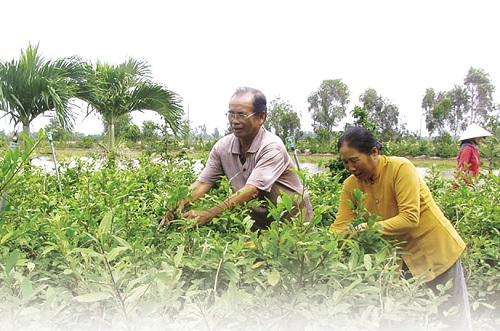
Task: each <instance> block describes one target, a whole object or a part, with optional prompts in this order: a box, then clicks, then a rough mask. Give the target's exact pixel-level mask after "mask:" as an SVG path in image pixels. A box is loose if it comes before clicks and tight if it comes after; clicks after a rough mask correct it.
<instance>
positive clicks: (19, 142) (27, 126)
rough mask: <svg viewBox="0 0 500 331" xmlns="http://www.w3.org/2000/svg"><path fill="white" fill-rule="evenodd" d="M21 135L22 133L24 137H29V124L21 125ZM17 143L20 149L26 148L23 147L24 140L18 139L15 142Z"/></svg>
mask: <svg viewBox="0 0 500 331" xmlns="http://www.w3.org/2000/svg"><path fill="white" fill-rule="evenodd" d="M23 133H24V134H25V135H26V136H28V137H29V135H30V124H29V123H23ZM17 143H18V144H19V146H20V147H21V148H24V147H26V146H25V145H24V139H19V138H18V142H17Z"/></svg>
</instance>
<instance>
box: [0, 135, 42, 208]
mask: <svg viewBox="0 0 500 331" xmlns="http://www.w3.org/2000/svg"><path fill="white" fill-rule="evenodd" d="M42 138H43V131H39V132H38V140H37V141H35V140H34V139H33V138H31V137H30V136H28V135H25V134H24V133H21V146H22V147H20V146H17V147H15V148H9V149H7V150H6V151H5V153H4V155H3V156H2V158H1V163H0V196H1V195H2V194H3V193H4V192H5V191H6V190H7V188H8V187H9V185H12V184H14V179H15V176H16V175H17V174H19V172H20V171H21V170H22V168H23V167H24V166H26V164H27V163H29V157H30V155H31V154H32V153H33V151H34V150H35V148H36V147H37V145H38V144H39V143H40V141H41V140H42ZM0 209H1V208H0Z"/></svg>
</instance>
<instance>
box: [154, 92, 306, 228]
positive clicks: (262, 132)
mask: <svg viewBox="0 0 500 331" xmlns="http://www.w3.org/2000/svg"><path fill="white" fill-rule="evenodd" d="M266 104H267V102H266V97H265V96H264V94H263V93H262V92H261V91H259V90H257V89H254V88H249V87H242V88H239V89H237V90H236V92H235V93H234V94H233V96H232V97H231V99H230V101H229V110H228V112H227V119H228V120H229V124H230V128H231V132H232V133H231V134H229V135H227V136H225V137H223V138H222V139H220V140H219V141H218V142H217V143H216V144H215V145H214V147H213V148H212V150H211V151H210V155H209V156H208V160H207V163H206V166H205V168H204V169H203V171H202V172H201V174H200V175H199V177H198V179H197V180H196V181H195V182H194V183H193V184H191V187H190V188H191V190H192V193H191V195H190V197H188V198H187V199H183V200H181V201H180V202H179V204H178V206H177V212H182V211H183V210H184V208H185V207H186V206H187V205H189V204H190V203H191V202H193V201H195V200H197V199H199V198H201V197H202V196H204V195H205V194H206V193H207V192H208V191H210V190H211V189H212V187H213V186H214V185H215V183H216V182H217V181H218V180H219V179H220V177H221V176H226V177H227V178H228V179H229V182H230V184H231V189H232V191H233V194H232V195H231V196H229V197H228V198H227V199H226V200H224V201H223V202H222V203H220V204H218V205H216V206H214V207H212V208H210V209H208V210H189V211H187V212H185V213H184V214H183V216H184V217H187V218H194V219H196V220H197V223H198V224H199V225H203V224H207V223H208V222H210V221H211V220H212V219H213V218H214V217H217V216H219V215H220V214H221V213H222V212H223V211H224V210H226V209H229V208H232V207H233V206H235V205H241V204H243V203H245V202H247V201H250V200H252V199H255V198H257V199H259V200H261V201H262V205H261V207H256V208H253V209H252V211H251V213H250V216H251V217H252V219H253V220H254V221H255V223H254V225H253V229H254V230H258V229H265V228H267V227H268V226H269V225H270V224H271V222H272V219H271V218H270V217H269V216H268V209H267V205H266V203H267V202H266V199H269V200H270V201H272V202H273V203H276V202H277V200H278V197H279V196H280V195H281V194H288V195H290V196H291V197H292V199H293V201H294V206H295V208H294V210H293V211H292V213H294V214H295V215H296V214H298V213H302V215H303V216H304V217H303V220H304V221H309V220H310V219H311V216H312V206H311V202H310V200H309V197H308V196H307V193H306V192H305V190H304V187H303V185H302V183H301V181H300V179H299V177H298V175H297V174H296V173H295V172H294V165H293V162H292V159H291V158H290V156H289V155H288V152H287V151H286V148H285V146H284V144H283V142H282V141H281V139H280V138H279V137H278V136H276V135H274V134H272V133H271V132H269V131H267V130H266V129H265V128H264V126H263V124H264V122H265V120H266V116H267V105H266ZM288 216H294V215H288ZM172 218H173V213H172V212H171V211H168V212H167V213H166V215H165V216H164V217H163V219H162V221H161V223H160V224H164V225H165V224H168V223H170V221H171V220H172Z"/></svg>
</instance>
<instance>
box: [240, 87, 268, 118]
mask: <svg viewBox="0 0 500 331" xmlns="http://www.w3.org/2000/svg"><path fill="white" fill-rule="evenodd" d="M247 93H249V94H252V95H253V111H254V112H255V113H257V114H258V113H264V114H266V115H267V100H266V96H265V95H264V93H262V91H260V90H257V89H255V88H252V87H238V88H237V89H236V91H235V92H234V93H233V96H235V95H243V94H247Z"/></svg>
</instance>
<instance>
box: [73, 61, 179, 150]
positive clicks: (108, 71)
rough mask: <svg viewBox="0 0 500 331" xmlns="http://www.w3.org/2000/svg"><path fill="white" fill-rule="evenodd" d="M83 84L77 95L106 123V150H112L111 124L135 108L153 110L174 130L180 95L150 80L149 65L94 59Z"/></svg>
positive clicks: (177, 123) (142, 62) (112, 131)
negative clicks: (105, 61) (95, 60)
mask: <svg viewBox="0 0 500 331" xmlns="http://www.w3.org/2000/svg"><path fill="white" fill-rule="evenodd" d="M86 69H87V70H86V71H87V75H86V82H85V86H83V87H82V89H81V90H80V93H79V98H81V99H83V100H85V101H86V102H87V103H88V104H89V105H90V107H91V109H93V110H96V111H97V112H99V113H100V114H101V115H102V117H103V119H104V121H105V123H106V124H107V132H108V136H109V145H108V148H109V150H114V138H115V124H116V122H117V120H118V119H119V118H120V117H121V116H124V115H127V114H130V113H131V112H132V111H136V110H139V111H140V110H145V109H148V110H153V111H155V112H157V113H158V114H160V115H161V116H162V117H163V118H164V120H165V122H166V123H167V124H168V125H169V127H170V128H171V129H172V130H173V131H174V132H176V131H177V130H178V128H179V124H180V119H181V115H182V107H181V105H180V102H181V100H180V98H179V97H178V96H177V94H175V93H174V92H172V91H170V90H168V89H167V88H165V87H163V86H162V85H160V84H156V83H154V82H152V81H151V71H150V67H149V65H148V64H147V63H146V62H144V61H137V60H134V59H130V60H128V61H126V62H124V63H121V64H119V65H116V66H113V65H110V64H106V63H101V62H97V64H96V66H95V68H94V67H90V66H87V68H86Z"/></svg>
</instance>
